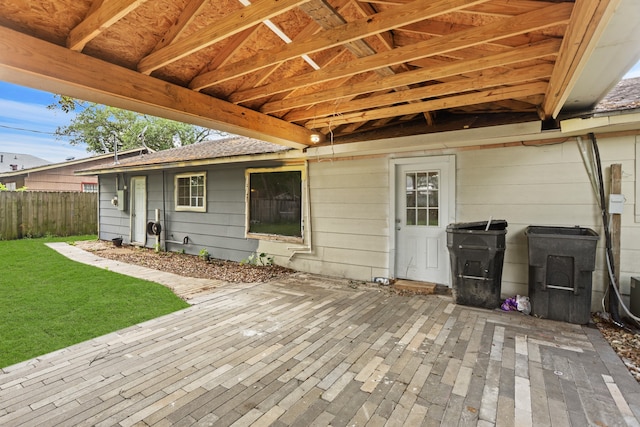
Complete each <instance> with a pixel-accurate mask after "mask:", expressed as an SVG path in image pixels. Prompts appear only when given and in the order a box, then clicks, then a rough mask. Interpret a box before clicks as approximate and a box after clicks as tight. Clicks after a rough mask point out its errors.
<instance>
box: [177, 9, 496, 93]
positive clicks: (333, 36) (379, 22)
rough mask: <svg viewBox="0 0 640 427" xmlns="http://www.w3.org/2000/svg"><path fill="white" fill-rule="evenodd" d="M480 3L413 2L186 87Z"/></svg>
mask: <svg viewBox="0 0 640 427" xmlns="http://www.w3.org/2000/svg"><path fill="white" fill-rule="evenodd" d="M483 1H487V0H436V1H433V0H415V1H413V2H412V3H409V4H407V5H405V6H403V7H402V9H401V10H400V9H399V8H398V9H394V10H393V11H388V12H381V13H379V14H377V15H375V19H374V18H373V17H365V18H362V19H360V20H357V21H351V22H348V23H346V24H344V25H341V26H339V27H336V28H334V29H332V30H328V31H324V32H322V33H319V34H317V35H316V36H314V37H313V38H310V39H305V40H302V41H300V42H298V43H291V44H288V45H286V46H284V47H282V48H280V49H277V50H271V51H265V52H260V53H259V54H258V55H255V56H254V57H252V58H247V59H245V60H243V61H238V62H236V63H234V64H230V65H228V66H226V67H222V68H219V69H217V70H214V71H211V72H209V73H205V74H201V75H199V76H197V77H196V78H194V79H193V80H192V81H191V83H190V84H189V87H190V88H191V89H193V90H202V89H204V88H206V87H209V86H213V85H216V84H219V83H222V82H225V81H227V80H230V79H234V78H237V77H238V76H243V75H246V74H249V73H252V72H255V71H258V70H260V69H262V68H266V67H268V66H270V65H272V64H276V63H281V62H284V61H288V60H291V59H293V58H297V57H299V56H301V55H302V54H305V53H307V54H309V53H315V52H319V51H321V50H325V49H329V48H332V47H336V46H339V45H343V44H345V43H349V42H351V41H353V40H357V39H362V38H365V37H368V36H372V35H376V34H378V33H380V32H384V31H388V30H390V29H393V28H395V27H396V26H397V25H405V24H407V23H411V22H417V21H419V20H423V19H427V18H429V17H432V16H435V15H439V14H442V13H446V12H450V11H451V10H455V9H456V8H462V7H464V6H468V5H469V4H471V3H481V2H483ZM392 12H393V13H392ZM393 65H395V64H393ZM376 68H382V67H376ZM318 71H320V70H318Z"/></svg>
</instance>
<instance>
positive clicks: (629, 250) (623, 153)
mask: <svg viewBox="0 0 640 427" xmlns="http://www.w3.org/2000/svg"><path fill="white" fill-rule="evenodd" d="M634 142H635V138H634V137H620V138H606V139H604V138H603V139H602V140H600V141H599V147H600V153H601V156H602V161H603V174H604V177H605V187H606V188H607V191H608V189H609V188H610V185H609V183H610V165H611V164H614V163H621V164H622V169H623V194H624V195H625V197H626V203H625V214H624V215H623V219H622V223H623V229H622V262H621V267H622V280H621V282H622V289H623V291H624V290H625V288H626V291H627V293H628V288H629V285H628V283H629V277H630V276H632V275H638V274H639V273H640V265H639V263H638V262H637V261H636V260H637V259H639V256H640V244H638V243H637V241H638V238H639V237H640V227H639V225H638V224H635V222H634V217H633V206H634V200H633V199H634V183H635V177H634V172H635V171H634V164H635V151H634V150H635V148H634ZM489 217H493V218H494V219H505V220H507V221H508V223H509V226H508V230H507V236H506V244H507V249H506V252H505V261H504V262H505V264H504V271H503V276H502V293H503V296H508V295H515V294H525V295H526V294H527V293H528V246H527V238H526V236H525V235H524V230H525V229H526V227H528V226H529V225H552V226H574V225H579V226H581V227H587V228H591V229H593V230H595V231H596V232H597V233H598V234H599V235H600V236H601V238H600V241H599V243H598V248H597V252H596V271H595V272H594V275H593V278H594V280H593V290H594V293H593V298H592V308H593V309H597V308H598V306H599V304H600V302H599V301H600V299H601V297H602V293H603V291H604V289H605V286H606V283H607V281H606V270H605V269H606V264H605V258H604V244H605V242H604V233H603V231H602V228H601V224H602V219H601V216H600V210H599V207H598V202H597V197H596V195H595V193H594V190H593V188H592V186H591V183H590V181H589V177H588V175H587V172H586V169H585V166H584V163H583V161H582V157H581V155H580V151H579V150H578V146H577V144H576V142H575V141H574V140H573V139H571V140H569V141H567V142H564V143H562V144H557V145H548V146H537V147H526V146H522V147H509V148H498V149H485V150H473V151H463V152H459V153H458V154H457V221H459V222H466V221H481V220H487V219H489Z"/></svg>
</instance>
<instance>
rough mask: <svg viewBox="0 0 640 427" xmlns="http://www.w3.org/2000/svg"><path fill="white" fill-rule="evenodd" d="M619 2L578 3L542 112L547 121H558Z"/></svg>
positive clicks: (597, 0)
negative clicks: (553, 119)
mask: <svg viewBox="0 0 640 427" xmlns="http://www.w3.org/2000/svg"><path fill="white" fill-rule="evenodd" d="M619 3H620V0H590V1H578V2H576V5H575V9H574V12H573V16H572V19H571V22H570V23H569V26H568V27H567V31H566V33H565V37H564V40H563V42H562V47H561V48H560V54H559V59H558V62H557V64H556V69H555V70H554V73H553V75H552V76H551V80H550V81H549V88H548V89H547V92H546V94H545V99H544V103H543V104H542V112H543V114H544V115H545V117H546V118H550V117H552V118H556V117H558V114H559V113H560V110H561V109H562V106H563V105H564V102H565V101H566V100H567V98H568V97H569V94H570V93H571V90H572V89H573V86H574V85H575V83H576V81H577V79H578V77H579V74H580V73H579V71H581V69H582V68H584V66H585V65H586V62H587V60H588V58H589V56H590V53H591V52H592V51H593V49H595V46H596V44H597V42H598V39H599V38H600V36H601V35H602V32H603V31H604V28H605V27H606V25H607V23H608V22H609V19H610V18H611V16H612V15H613V13H614V11H615V9H616V7H617V6H618V4H619Z"/></svg>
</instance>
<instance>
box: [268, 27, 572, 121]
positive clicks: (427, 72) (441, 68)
mask: <svg viewBox="0 0 640 427" xmlns="http://www.w3.org/2000/svg"><path fill="white" fill-rule="evenodd" d="M560 43H561V41H560V40H555V39H552V40H547V41H544V42H540V43H535V44H533V45H527V46H524V47H521V48H519V49H513V50H510V51H507V52H502V53H498V54H495V55H489V56H485V57H482V58H476V59H471V60H466V61H456V62H452V63H449V64H445V65H438V66H434V67H430V68H424V69H420V70H414V71H407V72H405V73H402V74H398V75H396V76H392V77H387V78H384V79H377V80H375V81H367V82H362V83H357V84H352V85H345V86H343V87H339V88H335V89H331V90H324V91H318V92H315V93H313V94H309V95H303V96H299V97H295V98H289V99H284V100H280V101H275V102H268V103H266V104H264V105H263V106H262V108H261V110H260V111H262V112H263V113H267V114H271V113H274V112H278V111H286V110H291V109H293V108H300V107H303V106H307V105H313V104H317V103H321V102H327V101H333V100H336V99H340V98H349V97H354V96H357V95H361V94H365V93H369V92H377V91H380V90H388V89H392V88H393V87H396V86H402V85H412V84H417V83H420V82H424V81H430V80H441V79H444V78H447V77H452V76H456V75H459V74H462V73H471V72H475V71H482V70H486V69H489V68H495V67H502V66H506V65H510V64H514V63H517V62H521V61H528V60H531V59H536V58H541V57H545V56H551V55H555V54H556V53H557V52H558V49H559V48H560Z"/></svg>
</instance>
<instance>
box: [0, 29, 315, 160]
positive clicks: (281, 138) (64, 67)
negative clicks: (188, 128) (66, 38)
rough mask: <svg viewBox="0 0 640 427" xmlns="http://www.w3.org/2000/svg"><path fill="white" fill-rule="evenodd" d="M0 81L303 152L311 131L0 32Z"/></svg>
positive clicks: (130, 71)
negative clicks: (246, 137)
mask: <svg viewBox="0 0 640 427" xmlns="http://www.w3.org/2000/svg"><path fill="white" fill-rule="evenodd" d="M0 80H4V81H8V82H12V83H17V84H21V85H25V86H30V87H34V88H37V89H41V90H47V91H50V92H54V93H60V94H63V95H69V96H73V97H75V98H79V99H84V100H88V101H91V102H97V103H101V104H106V105H112V106H115V107H118V108H123V109H128V110H133V111H137V112H140V113H144V114H151V115H155V116H160V117H166V118H168V119H172V120H177V121H182V122H186V123H192V124H195V125H198V126H203V127H208V128H213V129H218V130H222V131H226V132H232V133H236V134H238V135H243V136H248V137H252V138H259V139H262V140H264V141H269V142H273V143H276V144H281V145H286V146H290V147H295V148H303V147H305V146H306V145H309V144H310V143H311V136H312V135H313V134H314V133H313V132H311V131H309V130H307V129H304V128H303V127H301V126H296V125H293V124H290V123H287V122H285V121H283V120H279V119H276V118H274V117H271V116H267V115H265V114H261V113H258V112H256V111H253V110H249V109H247V108H243V107H240V106H237V105H234V104H231V103H229V102H225V101H222V100H219V99H217V98H213V97H210V96H207V95H205V94H202V93H197V92H194V91H191V90H189V89H186V88H183V87H181V86H177V85H174V84H171V83H167V82H164V81H162V80H158V79H155V78H152V77H149V76H145V75H143V74H140V73H137V72H135V71H133V70H130V69H127V68H124V67H120V66H117V65H114V64H111V63H108V62H105V61H102V60H99V59H96V58H93V57H90V56H87V55H83V54H82V53H79V52H75V51H72V50H69V49H66V48H64V47H61V46H58V45H55V44H52V43H49V42H46V41H43V40H40V39H37V38H35V37H31V36H28V35H26V34H23V33H20V32H17V31H14V30H11V29H9V28H6V27H0Z"/></svg>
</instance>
